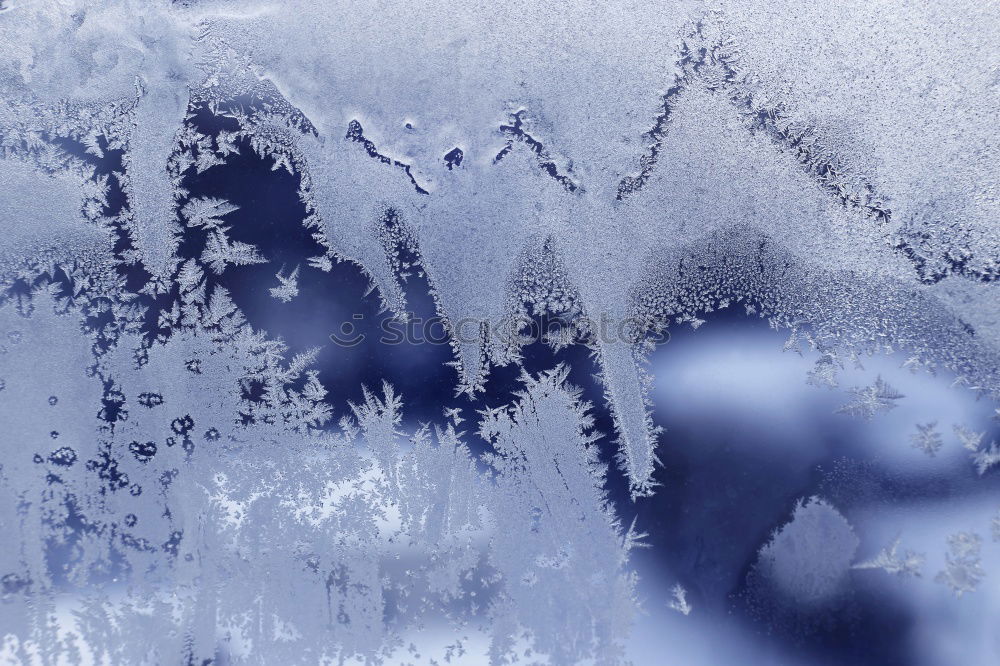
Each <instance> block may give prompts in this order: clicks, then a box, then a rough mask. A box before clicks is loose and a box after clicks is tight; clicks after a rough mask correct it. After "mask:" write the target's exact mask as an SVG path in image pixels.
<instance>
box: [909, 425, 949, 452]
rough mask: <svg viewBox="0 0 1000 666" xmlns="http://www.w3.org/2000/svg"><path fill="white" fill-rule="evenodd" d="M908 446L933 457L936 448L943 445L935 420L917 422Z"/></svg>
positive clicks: (938, 448) (936, 450)
mask: <svg viewBox="0 0 1000 666" xmlns="http://www.w3.org/2000/svg"><path fill="white" fill-rule="evenodd" d="M910 446H912V447H913V448H915V449H917V450H918V451H923V452H924V453H926V454H927V455H929V456H931V457H932V458H933V457H934V456H935V455H936V454H937V452H938V450H940V448H941V447H942V446H944V440H942V439H941V433H940V432H938V430H937V421H931V422H930V423H918V424H917V432H916V433H914V434H912V435H910Z"/></svg>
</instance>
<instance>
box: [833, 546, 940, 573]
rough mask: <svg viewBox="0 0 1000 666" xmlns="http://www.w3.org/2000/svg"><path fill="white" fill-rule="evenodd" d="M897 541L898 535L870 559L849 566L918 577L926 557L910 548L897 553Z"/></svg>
mask: <svg viewBox="0 0 1000 666" xmlns="http://www.w3.org/2000/svg"><path fill="white" fill-rule="evenodd" d="M899 541H900V537H896V539H895V540H894V541H893V542H892V543H891V544H890V545H889V546H887V547H886V548H883V549H882V550H880V551H879V553H878V555H876V556H875V557H873V558H872V559H870V560H865V561H864V562H859V563H858V564H855V565H853V566H852V567H851V568H852V569H882V570H883V571H885V572H886V573H890V574H894V575H896V576H900V577H903V578H905V577H907V576H916V577H918V578H919V577H920V571H921V569H922V568H923V565H924V560H925V559H926V557H925V556H924V555H922V554H921V553H917V552H914V551H912V550H906V551H904V552H903V553H902V554H897V552H896V551H897V550H898V548H899Z"/></svg>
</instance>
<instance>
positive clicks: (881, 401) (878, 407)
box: [837, 376, 906, 420]
mask: <svg viewBox="0 0 1000 666" xmlns="http://www.w3.org/2000/svg"><path fill="white" fill-rule="evenodd" d="M850 392H851V394H852V395H853V396H854V400H853V401H851V402H849V403H847V404H846V405H844V406H843V407H841V408H840V409H838V410H837V411H838V413H841V414H847V415H848V416H857V417H859V418H862V419H865V420H871V419H873V418H875V416H877V415H879V414H884V413H885V412H888V411H889V410H891V409H894V408H895V407H896V401H897V400H901V399H902V398H905V397H906V396H904V395H903V394H902V393H900V392H899V391H897V390H896V389H894V388H893V387H892V386H890V385H889V384H888V382H886V381H885V380H884V379H882V377H881V376H879V377H876V379H875V383H873V384H872V385H871V386H864V387H854V388H852V389H851V390H850Z"/></svg>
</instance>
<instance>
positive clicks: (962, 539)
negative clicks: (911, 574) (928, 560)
mask: <svg viewBox="0 0 1000 666" xmlns="http://www.w3.org/2000/svg"><path fill="white" fill-rule="evenodd" d="M981 544H982V539H981V538H980V537H979V535H978V534H976V533H974V532H956V533H955V534H952V535H951V536H949V537H948V552H947V553H945V556H944V557H945V562H946V565H945V569H944V571H942V572H941V573H939V574H938V575H937V577H936V578H935V579H934V580H935V581H937V582H938V583H944V584H945V585H947V586H948V587H950V588H951V591H952V592H953V593H954V594H955V596H956V597H959V598H961V596H962V595H963V594H966V593H968V592H975V590H976V588H977V587H978V586H979V583H980V582H981V581H982V579H983V578H984V577H985V576H986V572H985V571H983V567H982V566H981V562H980V556H979V551H980V548H981Z"/></svg>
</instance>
